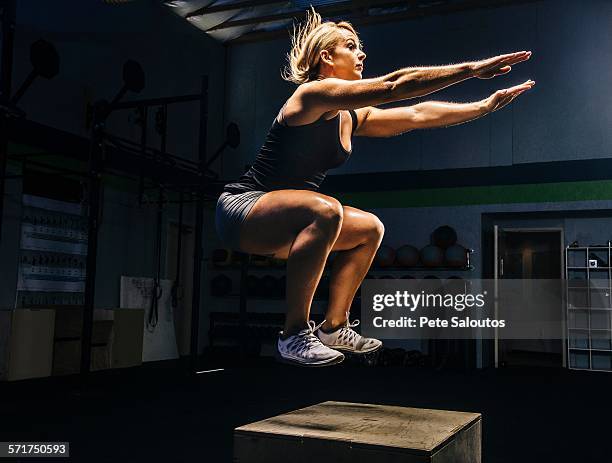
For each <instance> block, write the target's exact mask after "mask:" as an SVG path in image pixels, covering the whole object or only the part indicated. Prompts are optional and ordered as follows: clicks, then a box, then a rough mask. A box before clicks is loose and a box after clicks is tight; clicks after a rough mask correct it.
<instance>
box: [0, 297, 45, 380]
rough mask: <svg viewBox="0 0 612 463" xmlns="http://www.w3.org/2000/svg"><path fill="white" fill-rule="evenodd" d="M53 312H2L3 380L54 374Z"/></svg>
mask: <svg viewBox="0 0 612 463" xmlns="http://www.w3.org/2000/svg"><path fill="white" fill-rule="evenodd" d="M54 321H55V312H54V311H53V310H30V309H13V310H0V380H6V381H15V380H20V379H28V378H41V377H44V376H49V375H50V374H51V361H52V358H53V325H54Z"/></svg>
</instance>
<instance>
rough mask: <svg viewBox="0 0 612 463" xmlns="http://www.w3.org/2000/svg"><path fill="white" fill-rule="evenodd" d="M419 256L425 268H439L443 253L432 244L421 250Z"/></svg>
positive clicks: (442, 260)
mask: <svg viewBox="0 0 612 463" xmlns="http://www.w3.org/2000/svg"><path fill="white" fill-rule="evenodd" d="M420 256H421V262H422V263H423V265H424V266H425V267H440V266H441V265H442V263H443V262H444V251H443V250H442V249H440V248H439V247H438V246H434V245H432V244H430V245H428V246H425V247H424V248H423V249H421V252H420Z"/></svg>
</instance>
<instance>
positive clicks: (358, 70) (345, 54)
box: [331, 29, 366, 80]
mask: <svg viewBox="0 0 612 463" xmlns="http://www.w3.org/2000/svg"><path fill="white" fill-rule="evenodd" d="M339 31H340V34H341V35H342V38H341V39H340V43H338V45H337V46H336V48H334V50H333V52H332V55H331V58H332V63H333V66H332V67H333V74H334V77H338V78H340V79H345V80H359V79H361V75H362V73H363V62H364V60H365V58H366V54H365V53H364V52H363V51H362V50H361V49H360V48H359V40H358V39H357V37H355V35H354V34H353V33H352V32H351V31H349V30H347V29H340V30H339Z"/></svg>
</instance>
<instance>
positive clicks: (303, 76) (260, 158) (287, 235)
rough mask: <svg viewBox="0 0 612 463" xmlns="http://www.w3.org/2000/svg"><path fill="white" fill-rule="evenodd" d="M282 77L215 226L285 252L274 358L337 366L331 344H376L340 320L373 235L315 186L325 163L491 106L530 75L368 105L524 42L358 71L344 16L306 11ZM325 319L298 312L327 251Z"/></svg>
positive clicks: (379, 230)
mask: <svg viewBox="0 0 612 463" xmlns="http://www.w3.org/2000/svg"><path fill="white" fill-rule="evenodd" d="M292 45H293V47H292V49H291V51H290V53H289V54H288V59H289V64H288V66H287V67H286V69H285V71H284V75H283V77H284V78H285V79H286V80H289V81H291V82H294V83H295V84H297V88H296V89H295V91H294V92H293V94H292V95H291V96H290V97H289V99H288V100H287V101H286V102H285V104H284V105H283V107H282V108H281V110H280V111H279V113H278V115H277V116H276V118H275V119H274V122H273V124H272V126H271V128H270V131H269V132H268V135H267V137H266V140H265V142H264V144H263V146H262V147H261V150H260V152H259V154H258V155H257V157H256V159H255V161H254V163H253V165H252V166H251V168H250V169H249V170H248V171H247V172H246V173H245V174H244V175H243V176H242V177H240V179H239V180H238V181H237V182H235V183H230V184H228V185H226V186H225V189H224V192H223V193H222V194H221V196H220V198H219V201H218V203H217V210H216V227H217V232H218V234H219V236H220V237H221V239H222V240H223V241H224V242H225V244H226V245H227V246H228V247H230V248H233V249H236V250H240V251H243V252H246V253H251V254H260V255H273V256H274V257H276V258H280V259H286V260H287V317H286V321H285V326H284V329H283V331H282V332H281V333H280V336H279V339H278V353H279V355H280V357H281V358H282V359H283V360H284V361H288V362H291V363H297V364H300V365H307V366H322V365H332V364H335V363H339V362H341V361H342V360H343V359H344V355H343V353H342V352H351V353H355V354H365V353H368V352H373V351H375V350H377V349H379V348H380V347H381V345H382V343H381V342H380V341H379V340H377V339H372V338H365V337H362V336H360V335H359V334H358V333H356V332H355V331H354V330H353V327H354V326H355V325H356V323H350V322H349V309H350V306H351V302H352V300H353V297H354V296H355V293H356V291H357V289H358V288H359V286H360V284H361V282H362V280H363V279H364V277H365V275H366V273H367V271H368V269H369V268H370V265H371V263H372V260H373V258H374V255H375V253H376V250H377V249H378V247H379V246H380V243H381V241H382V238H383V233H384V226H383V224H382V223H381V221H380V220H379V219H378V217H376V216H375V215H374V214H371V213H369V212H365V211H362V210H359V209H356V208H354V207H351V206H346V205H343V204H340V202H339V201H338V200H337V199H335V198H333V197H331V196H327V195H323V194H321V193H318V192H317V190H318V188H319V186H320V185H321V182H322V181H323V179H324V178H325V175H326V173H327V171H328V170H329V169H332V168H334V167H338V166H340V165H341V164H343V163H344V162H345V161H346V160H347V159H348V158H349V156H350V155H351V139H352V137H353V136H361V137H390V136H394V135H399V134H402V133H404V132H408V131H410V130H415V129H429V128H434V127H448V126H451V125H456V124H461V123H463V122H468V121H471V120H474V119H477V118H479V117H481V116H484V115H485V114H489V113H491V112H493V111H496V110H498V109H500V108H503V107H504V106H506V105H507V104H508V103H510V102H511V101H512V100H514V99H515V98H516V97H517V96H519V95H520V94H521V93H523V92H524V91H526V90H529V89H530V88H531V87H533V85H534V84H535V82H533V81H532V80H528V81H526V82H525V83H523V84H520V85H517V86H514V87H510V88H507V89H504V90H498V91H496V92H495V93H493V94H492V95H490V96H489V97H488V98H485V99H484V100H480V101H476V102H472V103H445V102H436V101H428V102H424V103H419V104H416V105H413V106H406V107H396V108H390V109H379V108H377V106H378V105H381V104H384V103H391V102H394V101H401V100H407V99H410V98H416V97H421V96H424V95H428V94H430V93H433V92H435V91H437V90H440V89H443V88H446V87H448V86H450V85H453V84H456V83H458V82H462V81H464V80H466V79H470V78H473V77H475V78H478V79H490V78H492V77H495V76H498V75H501V74H506V73H508V72H509V71H510V69H511V66H512V65H514V64H517V63H520V62H522V61H526V60H528V59H529V57H530V56H531V52H529V51H521V52H517V53H511V54H507V55H500V56H496V57H493V58H489V59H485V60H482V61H474V62H467V63H462V64H453V65H448V66H435V67H434V66H431V67H413V68H404V69H399V70H397V71H393V72H391V73H389V74H387V75H384V76H381V77H374V78H370V79H363V78H362V73H363V68H364V61H365V58H366V54H365V53H364V52H363V50H362V47H361V42H360V41H359V37H358V36H357V32H356V31H355V29H354V28H353V26H351V24H349V23H348V22H344V21H342V22H339V23H334V22H324V23H323V22H322V21H321V16H320V15H319V14H318V13H316V12H315V11H314V9H313V10H312V11H310V12H309V14H308V16H307V18H306V21H305V22H304V23H303V24H302V25H300V26H299V27H298V28H297V29H295V30H294V34H293V39H292ZM332 251H333V252H336V253H337V254H336V257H335V259H334V260H333V262H332V265H331V269H330V272H331V273H330V286H329V305H328V307H327V312H326V316H325V321H324V322H323V323H321V324H320V325H317V326H315V323H314V322H312V321H309V314H310V306H311V303H312V299H313V295H314V292H315V289H316V288H317V285H318V284H319V280H320V279H321V275H322V273H323V268H324V266H325V263H326V261H327V258H328V256H329V254H330V252H332Z"/></svg>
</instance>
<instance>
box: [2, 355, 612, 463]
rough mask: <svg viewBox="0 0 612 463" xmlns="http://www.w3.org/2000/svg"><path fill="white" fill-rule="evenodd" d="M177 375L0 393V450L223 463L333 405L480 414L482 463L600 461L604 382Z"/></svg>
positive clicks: (7, 386)
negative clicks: (57, 448) (267, 427)
mask: <svg viewBox="0 0 612 463" xmlns="http://www.w3.org/2000/svg"><path fill="white" fill-rule="evenodd" d="M186 372H187V367H186V365H183V364H178V363H176V362H168V363H160V364H157V365H155V366H145V367H142V368H136V369H127V370H122V371H120V370H112V371H106V372H97V373H92V374H91V375H90V377H89V379H88V381H87V384H86V385H84V384H83V383H81V381H80V378H79V377H78V376H70V377H52V378H46V379H37V380H31V381H19V382H15V383H1V384H0V409H2V412H3V413H2V414H3V419H2V420H1V421H0V434H1V435H2V440H3V441H69V442H70V451H71V458H70V461H82V462H92V463H93V462H128V461H129V462H157V461H163V462H173V463H174V462H215V463H217V462H218V463H225V462H227V463H229V462H231V461H232V431H233V429H234V428H235V427H237V426H240V425H243V424H246V423H250V422H253V421H257V420H260V419H264V418H268V417H271V416H275V415H278V414H281V413H285V412H287V411H290V410H295V409H296V408H301V407H305V406H309V405H312V404H315V403H319V402H322V401H326V400H339V401H347V402H362V403H380V404H389V405H403V406H411V407H423V408H434V409H446V410H461V411H474V412H480V413H482V415H483V438H482V442H483V462H489V463H491V462H494V463H505V462H508V463H510V462H512V463H516V462H521V463H526V462H552V461H554V462H556V463H558V462H572V463H574V462H581V463H586V462H604V461H607V459H608V458H609V426H608V424H607V419H606V418H607V416H608V413H609V412H608V410H610V409H611V408H612V394H611V393H610V391H611V390H612V375H608V374H601V373H593V372H587V371H572V370H565V369H546V368H520V369H518V368H506V369H499V370H493V369H489V370H484V371H476V370H475V371H467V372H466V371H461V372H459V371H449V370H444V371H435V370H432V369H427V368H423V369H419V368H391V367H389V368H382V367H377V368H367V367H363V366H355V365H346V366H343V365H340V366H337V367H330V368H318V369H317V368H314V369H305V368H298V367H291V366H286V365H280V364H276V363H274V362H272V361H263V360H262V361H260V362H259V363H258V364H251V366H249V367H233V368H227V369H224V370H223V371H217V372H210V373H202V374H200V375H197V376H196V377H195V378H193V377H191V378H190V377H189V376H188V375H187V373H186ZM58 461H59V460H58ZM288 461H290V459H288ZM318 461H325V460H324V459H319V460H318Z"/></svg>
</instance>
